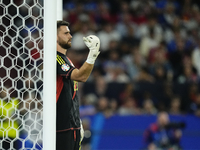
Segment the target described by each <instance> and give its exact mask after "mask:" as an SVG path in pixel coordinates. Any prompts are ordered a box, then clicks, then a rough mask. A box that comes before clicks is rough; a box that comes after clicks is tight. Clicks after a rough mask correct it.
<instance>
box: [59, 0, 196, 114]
mask: <svg viewBox="0 0 200 150" xmlns="http://www.w3.org/2000/svg"><path fill="white" fill-rule="evenodd" d="M63 7H64V12H63V18H64V20H66V21H68V22H69V23H70V30H71V34H72V36H73V38H72V48H71V49H70V50H69V51H68V53H67V55H68V57H69V58H70V59H71V60H72V62H74V64H75V66H76V67H80V66H81V64H82V63H83V62H84V61H85V59H86V57H87V53H88V50H87V48H86V46H85V45H84V43H83V40H82V37H84V36H88V35H91V34H95V35H97V36H98V37H99V38H100V41H101V47H100V50H101V54H100V56H99V57H98V59H97V61H96V63H95V68H94V71H93V72H92V75H91V76H90V78H89V80H88V81H87V82H86V83H84V84H83V83H80V84H79V91H80V97H81V109H80V111H81V115H82V116H87V115H93V114H95V113H97V112H103V113H104V114H105V115H106V116H111V115H113V114H119V115H138V114H156V113H157V112H159V111H163V110H164V111H167V112H169V113H170V114H188V113H189V114H195V115H197V116H200V86H199V83H200V82H199V81H200V30H199V25H200V7H199V2H197V1H193V0H182V1H179V0H148V1H147V0H123V1H120V0H109V1H106V0H99V1H93V0H83V1H79V0H76V1H64V4H63Z"/></svg>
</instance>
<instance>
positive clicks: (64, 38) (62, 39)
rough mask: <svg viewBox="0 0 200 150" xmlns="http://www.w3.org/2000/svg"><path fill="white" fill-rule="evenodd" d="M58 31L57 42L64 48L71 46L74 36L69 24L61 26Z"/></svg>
mask: <svg viewBox="0 0 200 150" xmlns="http://www.w3.org/2000/svg"><path fill="white" fill-rule="evenodd" d="M57 32H58V33H57V43H58V44H59V45H60V46H61V47H62V48H64V49H68V48H70V47H71V39H72V36H71V34H70V30H69V28H68V26H61V27H60V28H59V29H58V31H57Z"/></svg>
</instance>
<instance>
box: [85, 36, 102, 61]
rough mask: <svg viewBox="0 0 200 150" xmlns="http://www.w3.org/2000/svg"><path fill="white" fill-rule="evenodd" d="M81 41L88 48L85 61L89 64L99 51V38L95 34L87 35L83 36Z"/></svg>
mask: <svg viewBox="0 0 200 150" xmlns="http://www.w3.org/2000/svg"><path fill="white" fill-rule="evenodd" d="M83 41H84V43H85V45H86V46H87V47H88V48H89V50H90V52H89V54H88V57H87V60H86V62H87V63H89V64H94V62H95V60H96V58H97V56H98V55H99V53H100V51H99V47H100V40H99V38H98V37H97V36H95V35H89V36H87V37H83Z"/></svg>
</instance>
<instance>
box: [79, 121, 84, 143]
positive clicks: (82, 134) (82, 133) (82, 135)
mask: <svg viewBox="0 0 200 150" xmlns="http://www.w3.org/2000/svg"><path fill="white" fill-rule="evenodd" d="M80 124H81V130H80V133H81V141H82V140H83V138H84V130H83V125H82V121H81V120H80Z"/></svg>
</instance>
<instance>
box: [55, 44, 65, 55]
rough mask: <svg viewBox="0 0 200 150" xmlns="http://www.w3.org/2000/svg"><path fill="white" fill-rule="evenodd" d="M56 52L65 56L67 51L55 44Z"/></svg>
mask: <svg viewBox="0 0 200 150" xmlns="http://www.w3.org/2000/svg"><path fill="white" fill-rule="evenodd" d="M57 51H58V52H60V53H62V54H64V55H66V52H67V49H64V48H62V47H61V46H60V45H58V44H57Z"/></svg>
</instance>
